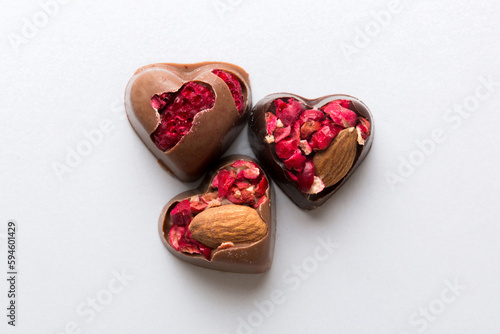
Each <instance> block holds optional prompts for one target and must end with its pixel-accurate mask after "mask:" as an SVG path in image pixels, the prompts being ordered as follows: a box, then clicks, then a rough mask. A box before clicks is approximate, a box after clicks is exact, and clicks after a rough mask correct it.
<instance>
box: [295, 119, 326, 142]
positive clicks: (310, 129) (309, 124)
mask: <svg viewBox="0 0 500 334" xmlns="http://www.w3.org/2000/svg"><path fill="white" fill-rule="evenodd" d="M319 129H321V123H320V122H318V121H306V122H305V123H304V125H302V127H301V128H300V138H302V139H304V138H307V137H309V136H310V135H311V134H313V133H314V132H316V131H318V130H319Z"/></svg>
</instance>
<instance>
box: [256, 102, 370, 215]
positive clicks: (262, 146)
mask: <svg viewBox="0 0 500 334" xmlns="http://www.w3.org/2000/svg"><path fill="white" fill-rule="evenodd" d="M249 127H250V131H249V132H248V136H249V140H250V144H251V146H252V149H253V151H254V153H255V154H256V156H257V158H258V159H259V160H260V161H261V162H262V164H263V165H264V167H265V168H266V170H267V171H268V172H269V174H270V175H271V177H272V178H273V179H274V180H275V181H276V183H277V184H278V185H279V186H280V188H281V189H282V190H283V191H284V192H285V194H287V196H288V197H290V199H291V200H292V201H293V202H294V203H295V204H296V205H297V206H299V207H300V208H302V209H304V210H312V209H315V208H317V207H319V206H320V205H322V204H323V203H324V202H325V201H326V200H328V199H329V198H330V197H331V196H332V195H333V194H334V193H335V192H336V191H337V190H338V189H339V188H340V187H342V186H343V185H344V184H345V182H346V181H347V180H348V179H349V177H350V176H351V175H352V174H353V173H354V171H355V170H356V168H358V166H359V165H360V164H361V162H362V161H363V159H364V158H365V157H366V155H367V154H368V152H369V150H370V148H371V145H372V142H373V136H374V131H373V130H374V129H373V118H372V115H371V113H370V111H369V110H368V107H367V106H366V105H365V104H364V103H363V102H361V101H360V100H358V99H356V98H354V97H352V96H347V95H329V96H325V97H321V98H317V99H314V100H309V99H305V98H303V97H301V96H298V95H294V94H288V93H281V94H271V95H268V96H266V97H265V98H263V99H262V100H260V101H259V102H258V103H257V105H255V107H254V108H253V110H252V113H251V115H250V123H249Z"/></svg>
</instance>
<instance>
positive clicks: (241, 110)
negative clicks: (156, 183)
mask: <svg viewBox="0 0 500 334" xmlns="http://www.w3.org/2000/svg"><path fill="white" fill-rule="evenodd" d="M251 105H252V102H251V91H250V81H249V79H248V74H247V73H246V72H245V71H244V70H243V69H242V68H240V67H238V66H235V65H232V64H228V63H220V62H205V63H198V64H187V65H184V64H153V65H148V66H145V67H142V68H140V69H138V70H137V71H136V72H135V74H134V76H133V77H132V78H131V79H130V81H129V83H128V85H127V88H126V92H125V110H126V112H127V116H128V119H129V121H130V124H131V125H132V127H133V128H134V130H135V132H136V133H137V134H138V135H139V137H140V138H141V139H142V141H143V142H144V143H145V144H146V146H147V147H148V148H149V149H150V150H151V152H152V153H153V154H154V155H155V156H156V157H157V158H158V161H159V162H161V163H162V164H163V165H164V166H165V167H166V169H167V170H168V171H169V172H170V173H171V174H173V175H174V176H176V177H177V178H179V179H180V180H181V181H194V180H196V179H197V178H199V177H200V176H201V175H202V174H203V173H204V171H205V169H206V167H207V166H208V165H209V164H210V163H211V162H213V161H215V160H216V159H217V158H218V157H220V156H221V155H222V154H223V153H224V152H225V151H226V150H227V148H228V147H229V145H230V144H231V143H232V142H233V141H234V139H235V138H236V137H237V136H238V134H239V133H240V131H241V128H242V126H243V125H244V123H245V120H246V116H247V114H248V113H249V111H250V108H251Z"/></svg>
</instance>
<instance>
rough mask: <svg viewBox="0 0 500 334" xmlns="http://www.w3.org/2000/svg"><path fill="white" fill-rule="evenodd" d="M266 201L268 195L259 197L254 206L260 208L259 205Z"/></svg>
mask: <svg viewBox="0 0 500 334" xmlns="http://www.w3.org/2000/svg"><path fill="white" fill-rule="evenodd" d="M266 202H267V196H262V197H260V198H259V199H257V201H256V202H255V204H254V205H253V207H254V208H258V207H259V206H261V205H262V204H264V203H266Z"/></svg>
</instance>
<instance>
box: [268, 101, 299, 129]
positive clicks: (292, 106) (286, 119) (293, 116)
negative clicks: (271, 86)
mask: <svg viewBox="0 0 500 334" xmlns="http://www.w3.org/2000/svg"><path fill="white" fill-rule="evenodd" d="M274 106H275V108H276V116H277V117H278V118H279V119H280V120H281V122H282V123H283V124H284V125H285V126H288V125H293V123H295V121H296V120H298V119H299V116H300V114H302V112H303V111H304V110H305V108H304V105H303V104H302V103H300V102H299V101H297V100H295V99H289V100H288V102H285V101H283V100H280V99H277V100H274Z"/></svg>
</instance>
